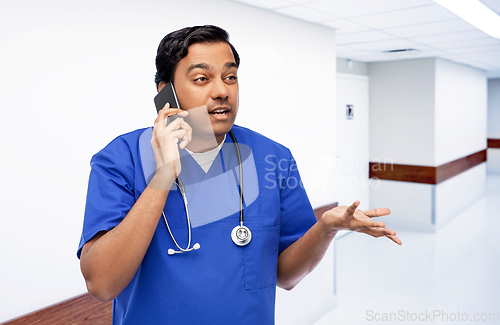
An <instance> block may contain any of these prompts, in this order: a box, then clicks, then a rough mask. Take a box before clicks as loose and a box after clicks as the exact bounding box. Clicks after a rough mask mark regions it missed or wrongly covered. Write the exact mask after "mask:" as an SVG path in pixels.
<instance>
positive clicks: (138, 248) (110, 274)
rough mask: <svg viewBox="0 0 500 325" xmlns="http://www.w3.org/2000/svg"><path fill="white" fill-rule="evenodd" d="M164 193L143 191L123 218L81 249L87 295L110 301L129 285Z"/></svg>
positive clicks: (164, 197) (150, 234) (153, 226)
mask: <svg viewBox="0 0 500 325" xmlns="http://www.w3.org/2000/svg"><path fill="white" fill-rule="evenodd" d="M167 195H168V191H167V190H159V189H154V188H151V187H149V186H148V187H146V189H145V190H144V192H143V193H142V195H141V196H140V197H139V199H138V200H137V202H136V203H135V204H134V206H133V207H132V209H131V210H130V211H129V213H128V214H127V216H126V217H125V218H124V219H123V220H122V221H121V222H120V224H118V225H117V226H116V227H115V228H113V229H112V230H110V231H109V232H107V233H105V234H104V235H103V236H102V237H100V238H98V239H97V240H95V242H93V243H90V242H89V243H90V245H89V243H87V244H86V246H87V245H89V246H90V247H89V248H88V247H84V250H82V255H81V261H80V265H81V270H82V274H83V276H84V278H85V281H86V284H87V288H88V291H89V293H90V294H91V295H92V296H94V297H95V298H97V299H99V300H102V301H108V300H111V299H114V298H115V297H116V296H117V295H118V294H119V293H120V292H121V291H123V289H125V287H126V286H127V285H128V284H129V283H130V281H131V280H132V278H133V277H134V275H135V273H136V272H137V269H138V268H139V266H140V264H141V262H142V260H143V258H144V255H145V254H146V251H147V249H148V247H149V244H150V243H151V239H152V238H153V235H154V232H155V230H156V228H157V226H158V221H159V218H160V217H161V213H162V210H163V207H164V206H165V201H166V199H167Z"/></svg>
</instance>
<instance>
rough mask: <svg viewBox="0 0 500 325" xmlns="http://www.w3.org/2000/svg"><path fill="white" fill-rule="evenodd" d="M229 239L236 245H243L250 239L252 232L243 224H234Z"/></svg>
mask: <svg viewBox="0 0 500 325" xmlns="http://www.w3.org/2000/svg"><path fill="white" fill-rule="evenodd" d="M231 239H232V240H233V242H234V243H235V244H236V245H238V246H245V245H247V244H248V243H249V242H250V240H251V239H252V232H251V231H250V229H248V228H247V227H245V226H236V227H234V229H233V231H231Z"/></svg>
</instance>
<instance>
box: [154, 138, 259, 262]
mask: <svg viewBox="0 0 500 325" xmlns="http://www.w3.org/2000/svg"><path fill="white" fill-rule="evenodd" d="M229 135H230V136H231V139H233V143H234V147H235V149H236V155H237V157H238V166H239V176H240V188H239V192H240V224H239V225H238V226H236V227H234V228H233V230H232V231H231V239H232V240H233V242H234V243H235V244H236V245H238V246H245V245H247V244H248V243H249V242H250V240H251V239H252V232H251V231H250V229H248V228H247V227H245V226H244V225H243V164H242V163H241V153H240V147H239V146H238V141H236V138H235V137H234V134H233V132H232V131H229ZM174 183H175V185H176V186H177V187H178V188H179V191H180V192H181V195H182V200H183V201H184V209H185V210H186V219H187V226H188V245H187V247H186V248H182V247H181V246H179V244H178V243H177V241H176V240H175V238H174V234H173V233H172V230H171V229H170V226H169V225H168V221H167V218H166V217H165V213H164V212H163V211H162V212H161V213H162V215H163V220H165V224H166V225H167V229H168V232H169V233H170V237H172V240H173V241H174V243H175V246H177V248H178V249H179V250H178V251H176V250H174V249H172V248H170V249H169V250H168V255H174V254H176V253H184V252H190V251H192V250H197V249H199V248H200V247H201V246H200V244H199V243H196V244H194V245H193V247H191V248H190V246H191V221H190V220H189V210H188V204H187V198H186V188H185V187H184V184H183V183H182V181H181V179H180V178H179V177H177V178H176V179H175V182H174Z"/></svg>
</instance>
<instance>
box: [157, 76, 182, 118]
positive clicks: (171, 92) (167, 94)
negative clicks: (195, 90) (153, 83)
mask: <svg viewBox="0 0 500 325" xmlns="http://www.w3.org/2000/svg"><path fill="white" fill-rule="evenodd" d="M154 101H155V106H156V112H157V113H158V112H160V110H162V109H163V107H165V104H166V103H169V104H170V108H181V107H180V105H179V102H178V101H177V95H176V93H175V88H174V84H173V83H171V82H169V83H167V84H166V85H165V86H164V87H163V88H162V90H160V92H159V93H158V95H156V96H155V98H154ZM179 117H180V116H179V115H174V116H170V117H168V119H167V125H168V124H169V123H170V122H172V121H173V120H175V119H176V118H179Z"/></svg>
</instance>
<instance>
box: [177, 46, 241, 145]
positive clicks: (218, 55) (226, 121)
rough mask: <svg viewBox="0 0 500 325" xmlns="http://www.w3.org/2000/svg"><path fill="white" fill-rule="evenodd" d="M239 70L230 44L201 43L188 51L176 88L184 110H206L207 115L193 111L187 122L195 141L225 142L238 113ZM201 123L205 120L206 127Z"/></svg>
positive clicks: (180, 67)
mask: <svg viewBox="0 0 500 325" xmlns="http://www.w3.org/2000/svg"><path fill="white" fill-rule="evenodd" d="M237 73H238V68H237V67H236V62H235V60H234V56H233V53H232V51H231V48H230V47H229V45H228V44H227V43H224V42H218V43H198V44H193V45H191V46H190V47H189V49H188V55H187V56H186V57H184V58H183V59H182V60H180V61H179V63H178V64H177V68H176V69H175V72H174V87H175V91H176V93H177V99H178V100H179V105H180V106H181V108H182V109H185V110H190V109H192V108H197V107H203V106H205V107H206V110H207V111H208V117H209V119H210V123H211V126H212V127H211V128H210V125H209V124H208V122H207V121H206V113H205V112H203V113H204V114H198V112H200V110H199V109H198V110H192V111H191V112H189V116H188V117H187V118H186V119H185V120H186V122H188V123H189V124H190V125H191V127H192V128H193V137H201V138H205V137H207V136H211V137H213V135H214V134H215V136H216V138H217V140H222V138H223V137H224V135H225V134H226V133H227V132H229V130H230V129H231V127H232V126H233V124H234V120H235V119H236V113H237V112H238V101H239V98H238V96H239V91H238V79H237ZM202 119H205V123H203V121H202Z"/></svg>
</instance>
